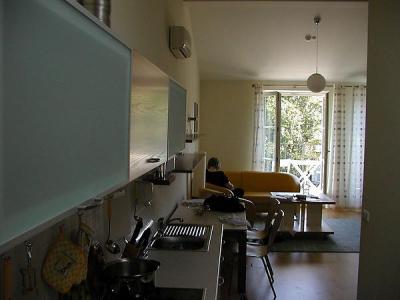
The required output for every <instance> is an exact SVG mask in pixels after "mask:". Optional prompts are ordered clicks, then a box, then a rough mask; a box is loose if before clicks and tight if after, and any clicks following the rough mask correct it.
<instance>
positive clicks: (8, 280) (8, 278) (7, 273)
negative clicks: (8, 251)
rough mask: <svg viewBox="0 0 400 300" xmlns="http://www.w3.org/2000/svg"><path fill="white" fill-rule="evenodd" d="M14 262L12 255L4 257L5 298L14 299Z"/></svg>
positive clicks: (7, 299) (5, 299)
mask: <svg viewBox="0 0 400 300" xmlns="http://www.w3.org/2000/svg"><path fill="white" fill-rule="evenodd" d="M12 290H13V285H12V262H11V257H9V256H5V257H3V293H2V294H3V299H4V300H12V298H13V295H12Z"/></svg>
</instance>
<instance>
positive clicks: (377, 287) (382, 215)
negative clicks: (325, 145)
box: [339, 0, 400, 300]
mask: <svg viewBox="0 0 400 300" xmlns="http://www.w3.org/2000/svg"><path fill="white" fill-rule="evenodd" d="M399 16H400V2H399V1H398V0H370V1H369V19H368V32H369V33H368V74H367V82H368V86H367V124H366V153H365V180H364V202H363V206H364V209H367V210H369V212H370V222H369V223H367V222H365V221H363V222H362V228H361V249H360V264H359V282H358V299H360V300H363V299H400V285H399V278H400V259H399V249H400V239H399V237H398V232H399V224H400V222H399V211H400V189H399V186H398V182H399V166H400V156H399V153H400V140H399V139H398V138H397V137H398V132H399V130H400V118H399V115H400V104H399V101H400V97H399V92H398V86H400V77H399V75H398V70H399V68H400V55H399V53H400V38H399V37H400V17H399ZM339 276H340V275H339Z"/></svg>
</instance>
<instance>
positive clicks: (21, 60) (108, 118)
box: [0, 0, 131, 246]
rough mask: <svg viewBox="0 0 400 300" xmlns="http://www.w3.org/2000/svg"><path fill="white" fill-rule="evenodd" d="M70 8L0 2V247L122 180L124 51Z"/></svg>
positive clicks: (38, 1) (127, 60)
mask: <svg viewBox="0 0 400 300" xmlns="http://www.w3.org/2000/svg"><path fill="white" fill-rule="evenodd" d="M74 2H75V1H74ZM71 3H72V1H71ZM71 3H69V1H64V0H52V1H48V0H29V1H26V0H5V1H1V4H0V9H1V10H2V11H0V15H1V13H3V19H0V21H1V24H0V28H2V29H3V35H2V36H1V43H0V44H1V45H2V47H3V48H2V51H3V62H2V63H3V67H2V70H3V75H4V76H3V80H2V86H3V88H2V94H1V110H0V113H1V115H0V118H1V120H0V121H1V123H0V124H2V128H0V129H2V132H1V135H0V139H1V141H0V143H1V152H0V153H1V154H2V156H1V161H0V163H1V189H0V191H1V199H0V200H1V201H0V246H1V245H3V244H4V243H6V242H7V241H9V240H11V239H13V238H15V237H17V236H18V235H21V234H22V233H24V232H26V231H29V230H30V229H32V228H34V227H36V226H38V225H40V224H42V223H44V222H46V221H48V220H50V219H52V218H54V217H55V216H57V215H59V214H61V213H63V212H64V211H66V210H68V209H71V208H73V207H74V206H76V205H78V204H80V203H81V202H83V201H86V200H88V199H90V198H91V197H94V196H96V195H98V194H100V193H103V192H105V191H106V190H108V189H112V188H113V187H115V186H117V185H120V184H123V183H126V182H127V180H128V166H129V161H128V159H129V153H128V152H129V98H130V82H131V77H130V74H131V51H130V49H129V48H127V47H126V46H125V45H124V44H122V43H121V42H120V41H118V40H117V39H116V38H115V37H114V36H113V35H112V34H110V32H109V31H108V30H106V29H104V27H103V26H99V25H98V24H97V22H95V21H94V20H93V19H91V18H88V17H87V16H86V15H85V14H83V13H82V12H81V9H80V8H77V7H78V6H79V5H78V4H71Z"/></svg>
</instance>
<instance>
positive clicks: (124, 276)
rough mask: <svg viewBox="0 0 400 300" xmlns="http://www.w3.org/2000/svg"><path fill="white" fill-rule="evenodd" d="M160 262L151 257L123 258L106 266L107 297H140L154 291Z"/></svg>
mask: <svg viewBox="0 0 400 300" xmlns="http://www.w3.org/2000/svg"><path fill="white" fill-rule="evenodd" d="M159 266H160V263H159V262H158V261H155V260H150V259H142V258H135V259H128V258H122V259H118V260H115V261H111V262H109V263H107V264H106V265H105V266H104V272H103V274H104V279H105V283H106V286H107V288H106V295H107V296H106V297H105V299H124V298H127V299H140V298H142V297H143V296H145V295H147V294H150V293H152V292H153V291H154V288H155V285H154V278H155V272H156V271H157V269H158V268H159Z"/></svg>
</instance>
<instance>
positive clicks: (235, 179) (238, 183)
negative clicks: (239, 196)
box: [225, 171, 242, 188]
mask: <svg viewBox="0 0 400 300" xmlns="http://www.w3.org/2000/svg"><path fill="white" fill-rule="evenodd" d="M225 175H226V176H227V177H228V178H229V181H230V182H232V184H233V185H234V186H235V187H240V188H242V172H240V171H229V172H225Z"/></svg>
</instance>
